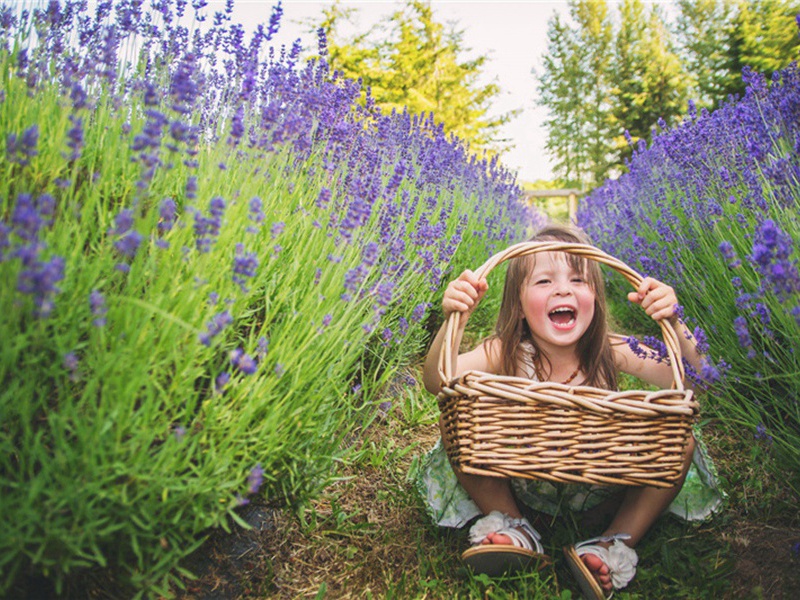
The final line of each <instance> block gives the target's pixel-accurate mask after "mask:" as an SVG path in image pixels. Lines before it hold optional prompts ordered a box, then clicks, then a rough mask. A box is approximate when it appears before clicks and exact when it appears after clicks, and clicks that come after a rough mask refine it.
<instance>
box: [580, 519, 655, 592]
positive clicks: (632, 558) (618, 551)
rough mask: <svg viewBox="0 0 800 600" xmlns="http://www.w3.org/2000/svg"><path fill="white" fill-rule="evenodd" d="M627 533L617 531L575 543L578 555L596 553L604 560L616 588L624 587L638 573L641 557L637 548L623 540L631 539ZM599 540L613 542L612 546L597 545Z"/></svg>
mask: <svg viewBox="0 0 800 600" xmlns="http://www.w3.org/2000/svg"><path fill="white" fill-rule="evenodd" d="M630 537H631V536H630V535H628V534H627V533H616V534H614V535H609V536H600V537H596V538H591V539H588V540H585V541H583V542H581V543H579V544H576V545H575V552H576V553H577V555H578V556H583V555H584V554H594V555H595V556H597V557H598V558H599V559H600V560H602V561H603V562H604V563H605V564H606V566H607V567H608V573H609V575H610V576H611V584H612V585H613V586H614V589H615V590H618V589H621V588H624V587H625V586H626V585H628V583H630V581H631V579H633V578H634V576H635V575H636V565H637V564H638V563H639V557H638V555H637V554H636V550H634V549H633V548H631V547H630V546H627V545H625V544H624V543H623V542H622V540H627V539H630ZM597 542H603V543H608V542H613V543H612V544H611V546H609V547H608V548H606V547H605V546H597V545H596V543H597Z"/></svg>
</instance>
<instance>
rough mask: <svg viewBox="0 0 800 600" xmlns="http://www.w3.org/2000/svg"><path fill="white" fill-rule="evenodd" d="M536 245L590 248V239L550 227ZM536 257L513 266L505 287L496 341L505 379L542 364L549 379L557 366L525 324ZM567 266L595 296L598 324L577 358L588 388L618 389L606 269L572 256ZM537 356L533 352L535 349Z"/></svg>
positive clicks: (594, 323) (580, 344)
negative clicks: (523, 297) (526, 293)
mask: <svg viewBox="0 0 800 600" xmlns="http://www.w3.org/2000/svg"><path fill="white" fill-rule="evenodd" d="M529 241H531V242H541V241H559V242H567V243H578V244H590V243H591V242H590V241H589V239H588V238H587V237H586V235H585V234H584V233H583V232H582V231H580V230H578V229H575V228H572V227H565V226H561V225H548V226H546V227H545V228H543V229H541V230H539V231H538V232H537V233H536V234H535V235H534V236H533V237H531V238H530V240H529ZM535 260H536V256H535V255H528V256H521V257H519V258H512V259H511V260H509V261H508V263H509V264H508V270H507V271H506V281H505V287H504V288H503V299H502V302H501V305H500V312H499V314H498V316H497V325H496V326H495V334H494V335H493V336H492V338H491V339H497V340H499V343H500V353H501V357H502V359H501V364H500V365H498V366H499V370H500V373H502V374H504V375H516V374H517V370H518V369H519V366H520V365H521V364H525V363H532V362H533V361H536V363H538V366H539V369H540V370H541V371H542V372H543V373H544V374H545V377H549V374H550V372H551V371H552V365H551V364H550V359H549V358H548V356H547V355H546V354H545V353H544V352H543V351H542V350H541V348H539V347H538V346H537V345H536V341H535V340H534V338H533V336H532V335H531V331H530V328H529V327H528V323H527V322H526V321H525V319H524V318H523V314H522V305H521V303H520V294H521V292H522V286H523V285H525V284H526V282H527V279H528V276H529V274H530V272H531V270H532V269H533V266H534V264H535ZM567 260H568V261H569V264H570V266H571V267H572V268H574V269H575V270H576V271H578V272H580V273H583V274H584V276H585V277H586V278H587V281H588V282H589V285H590V286H591V288H592V290H593V291H594V294H595V301H594V318H593V319H592V322H591V323H590V324H589V328H588V329H587V330H586V333H584V334H583V336H582V337H581V339H580V340H579V341H578V345H577V353H578V361H579V367H580V370H581V371H582V372H583V373H584V375H585V376H586V380H585V382H584V384H585V385H591V386H595V387H603V388H607V389H616V388H617V370H616V367H615V364H614V355H613V352H612V349H611V344H610V343H609V340H608V325H607V316H608V310H607V308H606V295H605V284H604V283H603V274H602V272H601V271H600V265H599V263H597V262H596V261H593V260H588V259H586V258H583V257H581V256H577V255H575V254H568V255H567ZM531 348H532V349H533V352H532V353H531V352H530V349H531Z"/></svg>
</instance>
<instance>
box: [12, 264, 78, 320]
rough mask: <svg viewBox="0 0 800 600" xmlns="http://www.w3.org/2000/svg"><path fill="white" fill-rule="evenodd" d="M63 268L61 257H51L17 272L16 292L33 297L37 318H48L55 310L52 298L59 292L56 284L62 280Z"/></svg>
mask: <svg viewBox="0 0 800 600" xmlns="http://www.w3.org/2000/svg"><path fill="white" fill-rule="evenodd" d="M65 266H66V263H65V261H64V259H63V258H62V257H60V256H53V257H52V258H51V259H50V260H47V261H41V260H35V261H32V262H31V263H30V264H28V265H26V267H25V268H24V269H23V270H21V271H20V272H19V275H18V278H17V290H19V291H20V292H22V293H23V294H30V295H31V296H33V301H34V305H35V306H36V314H37V316H40V317H48V316H49V315H50V313H51V312H52V311H53V308H55V300H54V297H55V295H56V294H57V293H58V292H60V291H61V290H60V288H59V287H58V286H57V285H56V284H57V283H58V282H59V281H61V280H62V279H64V267H65Z"/></svg>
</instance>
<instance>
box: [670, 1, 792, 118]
mask: <svg viewBox="0 0 800 600" xmlns="http://www.w3.org/2000/svg"><path fill="white" fill-rule="evenodd" d="M678 5H679V8H680V14H679V16H678V19H677V27H676V33H677V37H678V40H679V43H680V45H681V48H682V54H683V60H684V63H685V65H686V69H687V70H688V71H689V72H690V73H691V74H692V78H693V80H694V90H693V93H694V95H695V96H696V98H697V103H698V105H700V106H705V107H710V108H715V107H717V106H719V104H720V103H722V102H723V101H724V100H725V99H726V98H728V96H729V95H731V94H738V95H741V94H743V93H744V88H745V84H744V82H743V81H742V69H744V68H745V67H749V68H751V69H753V70H755V71H758V72H760V73H765V74H767V75H771V74H772V73H773V72H775V71H777V70H780V69H782V68H784V67H786V66H787V65H788V64H789V63H790V62H792V61H793V60H798V58H800V53H799V52H800V37H799V36H798V26H797V22H796V16H797V14H798V13H800V2H798V1H797V0H792V1H790V0H737V1H736V2H733V1H730V0H679V3H678Z"/></svg>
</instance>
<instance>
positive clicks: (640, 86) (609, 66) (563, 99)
mask: <svg viewBox="0 0 800 600" xmlns="http://www.w3.org/2000/svg"><path fill="white" fill-rule="evenodd" d="M798 13H800V2H797V1H795V0H678V2H677V3H676V4H674V5H671V6H668V7H665V6H664V5H657V4H652V3H645V2H643V1H642V0H623V1H622V2H621V3H619V4H618V5H617V8H616V9H613V8H612V7H611V6H610V4H609V3H608V2H606V0H569V18H568V19H563V18H562V17H560V16H559V15H558V14H555V15H554V16H553V18H552V19H551V20H550V22H549V29H548V52H547V55H546V56H545V57H544V61H543V68H542V72H541V73H537V79H538V91H539V99H538V103H539V104H540V105H541V106H544V107H545V108H547V110H548V113H549V115H548V118H547V120H546V122H545V127H546V129H547V144H546V148H547V150H548V152H549V154H550V156H551V158H552V159H553V164H554V173H555V175H556V177H557V178H558V179H560V180H562V181H563V182H564V184H566V185H568V186H570V187H574V186H578V187H583V188H592V187H595V186H597V185H599V184H600V183H602V181H603V180H605V179H606V178H607V177H609V176H615V175H617V174H619V173H620V172H621V171H622V170H624V169H625V166H624V165H625V162H626V160H627V159H629V158H630V155H631V149H632V147H633V146H634V145H635V144H636V143H637V142H638V141H639V140H645V141H646V142H650V141H651V139H652V136H653V132H654V129H655V128H659V129H662V130H663V129H665V128H666V127H668V126H672V125H675V124H676V123H677V122H679V121H680V120H681V118H682V116H683V115H684V114H686V112H687V110H691V109H690V103H692V104H694V108H695V109H698V110H699V109H703V108H706V109H714V108H717V107H719V106H720V105H721V104H722V103H724V102H725V101H726V100H727V99H728V98H729V97H730V96H731V95H736V96H740V95H742V94H743V92H744V89H745V83H744V82H743V80H742V72H743V70H745V69H751V70H753V71H756V72H759V73H763V74H765V75H767V76H771V75H772V73H774V72H776V71H778V70H780V69H782V68H784V67H786V66H787V65H788V64H789V63H791V62H792V61H793V60H796V59H797V58H798V48H799V47H800V38H798V29H797V23H796V16H797V15H798ZM626 132H627V133H626Z"/></svg>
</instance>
